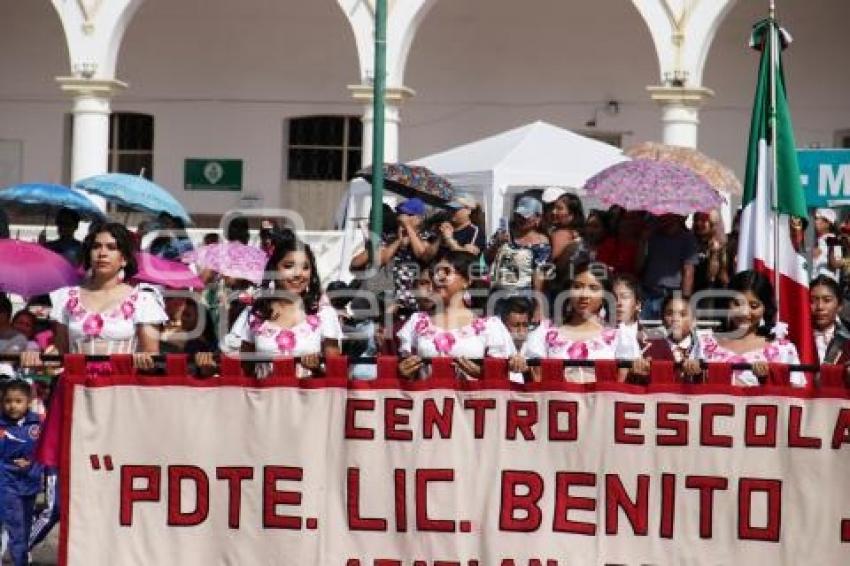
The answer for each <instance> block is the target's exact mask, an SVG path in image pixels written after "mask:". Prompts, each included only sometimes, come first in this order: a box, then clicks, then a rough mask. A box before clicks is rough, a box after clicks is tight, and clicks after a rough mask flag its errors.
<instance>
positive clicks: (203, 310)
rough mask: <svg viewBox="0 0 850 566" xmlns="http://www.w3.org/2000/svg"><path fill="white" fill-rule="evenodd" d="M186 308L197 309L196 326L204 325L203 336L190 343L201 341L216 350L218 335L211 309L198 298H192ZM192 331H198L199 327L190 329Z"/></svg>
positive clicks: (187, 302)
mask: <svg viewBox="0 0 850 566" xmlns="http://www.w3.org/2000/svg"><path fill="white" fill-rule="evenodd" d="M186 307H188V308H193V309H195V310H196V311H197V313H198V316H197V319H198V320H197V322H196V324H203V325H204V327H203V331H202V332H201V335H200V336H198V337H197V338H193V339H192V340H189V342H192V341H200V342H202V343H206V344H209V345H211V346H212V347H213V348H214V347H215V346H216V345H217V344H218V335H217V334H216V329H215V320H214V319H213V316H212V312H211V311H210V309H209V308H208V307H207V306H206V305H205V304H204V303H203V302H201V301H200V299H198V298H197V297H190V298H189V300H188V301H186V306H185V307H184V308H186ZM190 331H192V332H194V331H197V327H195V328H192V329H190Z"/></svg>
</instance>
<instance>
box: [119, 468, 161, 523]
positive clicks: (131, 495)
mask: <svg viewBox="0 0 850 566" xmlns="http://www.w3.org/2000/svg"><path fill="white" fill-rule="evenodd" d="M136 479H144V480H147V485H146V486H145V487H144V488H143V489H136V488H135V487H134V485H133V484H134V483H135V480H136ZM161 479H162V472H161V471H160V468H159V466H121V511H120V522H121V526H122V527H130V526H132V525H133V505H134V504H135V503H136V502H148V503H153V502H157V501H159V496H160V483H161Z"/></svg>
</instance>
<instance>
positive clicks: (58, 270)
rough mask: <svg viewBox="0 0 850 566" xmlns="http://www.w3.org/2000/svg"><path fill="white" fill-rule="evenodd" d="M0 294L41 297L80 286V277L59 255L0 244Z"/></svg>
mask: <svg viewBox="0 0 850 566" xmlns="http://www.w3.org/2000/svg"><path fill="white" fill-rule="evenodd" d="M0 266H2V267H0V291H3V292H5V293H15V294H17V295H21V296H23V297H32V296H35V295H43V294H45V293H49V292H51V291H55V290H56V289H60V288H62V287H67V286H69V285H76V284H77V283H79V282H80V273H79V272H78V271H77V269H76V268H75V267H74V266H73V265H71V264H70V263H68V261H67V260H66V259H65V258H64V257H62V256H61V255H59V254H57V253H55V252H52V251H50V250H48V249H47V248H45V247H42V246H40V245H38V244H34V243H31V242H22V241H20V240H0Z"/></svg>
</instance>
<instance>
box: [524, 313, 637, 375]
mask: <svg viewBox="0 0 850 566" xmlns="http://www.w3.org/2000/svg"><path fill="white" fill-rule="evenodd" d="M621 334H623V335H622V336H621ZM630 340H634V341H635V342H636V341H637V339H636V336H635V335H634V334H629V333H623V332H621V331H620V330H618V329H616V328H603V329H601V330H600V331H599V333H598V334H596V335H594V336H591V337H590V338H585V339H583V340H572V339H570V338H569V337H567V335H566V333H565V332H564V330H563V328H561V327H557V326H555V325H554V324H553V323H552V321H549V320H545V321H543V322H542V323H541V324H540V326H538V327H537V328H536V329H535V330H534V331H533V332H531V333H529V335H528V340H526V342H525V345H524V346H523V347H522V355H523V356H525V357H526V358H529V359H541V358H554V359H559V360H616V359H617V358H623V359H628V358H629V354H631V353H632V352H633V351H635V349H637V351H640V348H639V347H638V346H637V344H631V343H630ZM621 350H622V351H621ZM627 351H628V352H627ZM564 375H565V377H566V379H567V381H573V382H578V383H586V382H592V381H595V380H596V375H595V372H594V370H593V369H592V368H575V367H573V368H565V369H564Z"/></svg>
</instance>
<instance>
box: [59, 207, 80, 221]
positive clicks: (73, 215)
mask: <svg viewBox="0 0 850 566" xmlns="http://www.w3.org/2000/svg"><path fill="white" fill-rule="evenodd" d="M62 222H68V223H69V224H70V223H74V224H79V223H80V214H79V213H78V212H77V211H76V210H73V209H71V208H60V209H59V212H57V213H56V224H60V223H62Z"/></svg>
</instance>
